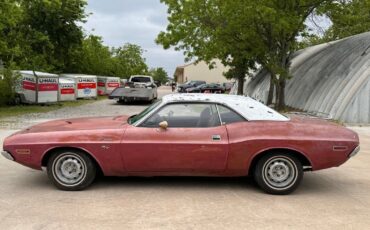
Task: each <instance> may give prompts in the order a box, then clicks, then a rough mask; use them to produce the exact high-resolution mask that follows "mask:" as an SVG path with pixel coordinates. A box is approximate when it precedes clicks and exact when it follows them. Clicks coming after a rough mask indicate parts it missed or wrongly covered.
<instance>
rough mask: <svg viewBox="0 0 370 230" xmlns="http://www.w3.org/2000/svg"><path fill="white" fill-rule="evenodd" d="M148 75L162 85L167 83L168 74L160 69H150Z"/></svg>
mask: <svg viewBox="0 0 370 230" xmlns="http://www.w3.org/2000/svg"><path fill="white" fill-rule="evenodd" d="M149 75H150V76H152V77H153V79H154V80H155V81H159V82H161V83H162V84H164V83H166V82H167V81H168V74H167V72H166V71H165V70H164V69H163V68H162V67H159V68H153V69H150V70H149Z"/></svg>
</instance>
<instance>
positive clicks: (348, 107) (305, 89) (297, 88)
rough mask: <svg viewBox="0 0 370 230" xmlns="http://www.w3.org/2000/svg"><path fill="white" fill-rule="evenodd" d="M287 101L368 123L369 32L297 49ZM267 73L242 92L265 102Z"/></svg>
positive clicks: (262, 71)
mask: <svg viewBox="0 0 370 230" xmlns="http://www.w3.org/2000/svg"><path fill="white" fill-rule="evenodd" d="M291 74H292V75H293V78H292V79H290V80H288V82H287V85H286V104H287V105H288V106H291V107H294V108H298V109H302V110H305V111H308V112H312V113H316V114H318V115H326V116H328V117H331V118H333V119H338V120H341V121H343V122H347V123H370V32H367V33H363V34H359V35H356V36H352V37H348V38H346V39H342V40H339V41H335V42H331V43H326V44H321V45H318V46H313V47H310V48H307V49H304V50H300V51H298V52H297V53H296V54H295V55H294V58H293V59H292V65H291ZM269 78H270V76H269V74H268V73H267V71H265V70H261V71H260V72H259V73H258V74H257V75H256V76H255V77H254V78H253V79H252V80H250V81H248V83H247V86H246V88H245V89H246V91H245V93H246V94H247V95H249V96H251V97H253V98H256V99H257V100H259V101H262V102H266V100H267V94H268V89H269Z"/></svg>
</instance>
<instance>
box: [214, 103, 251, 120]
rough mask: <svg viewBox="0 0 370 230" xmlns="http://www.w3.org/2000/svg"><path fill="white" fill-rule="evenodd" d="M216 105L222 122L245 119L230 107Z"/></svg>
mask: <svg viewBox="0 0 370 230" xmlns="http://www.w3.org/2000/svg"><path fill="white" fill-rule="evenodd" d="M217 107H218V111H219V112H220V117H221V121H222V123H223V124H231V123H235V122H242V121H245V119H244V118H243V117H242V116H240V115H239V114H237V113H236V112H234V111H232V110H231V109H229V108H227V107H225V106H222V105H217Z"/></svg>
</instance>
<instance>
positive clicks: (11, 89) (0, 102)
mask: <svg viewBox="0 0 370 230" xmlns="http://www.w3.org/2000/svg"><path fill="white" fill-rule="evenodd" d="M16 80H17V76H14V74H13V72H12V71H11V70H9V69H3V70H2V71H1V72H0V106H5V105H10V104H12V103H14V99H15V95H16V93H15V85H16Z"/></svg>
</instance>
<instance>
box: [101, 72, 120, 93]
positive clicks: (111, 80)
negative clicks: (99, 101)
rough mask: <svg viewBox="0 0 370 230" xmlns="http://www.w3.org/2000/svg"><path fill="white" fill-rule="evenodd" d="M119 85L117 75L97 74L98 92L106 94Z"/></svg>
mask: <svg viewBox="0 0 370 230" xmlns="http://www.w3.org/2000/svg"><path fill="white" fill-rule="evenodd" d="M120 86H121V83H120V78H119V77H102V76H98V94H99V95H108V94H110V93H111V92H112V91H113V90H114V89H115V88H118V87H120Z"/></svg>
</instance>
